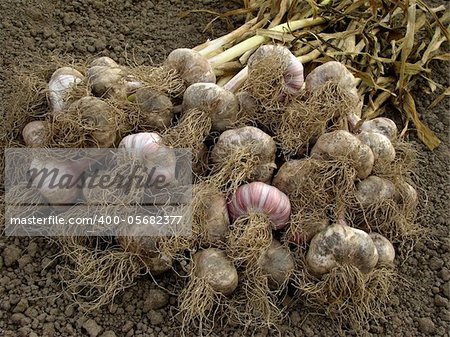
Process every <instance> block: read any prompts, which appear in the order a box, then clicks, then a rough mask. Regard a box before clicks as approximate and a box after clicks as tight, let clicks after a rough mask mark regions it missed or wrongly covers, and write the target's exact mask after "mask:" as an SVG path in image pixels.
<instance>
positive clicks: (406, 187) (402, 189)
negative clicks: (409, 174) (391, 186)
mask: <svg viewBox="0 0 450 337" xmlns="http://www.w3.org/2000/svg"><path fill="white" fill-rule="evenodd" d="M394 198H395V200H396V201H397V202H398V203H400V204H402V205H406V206H408V207H411V208H416V207H417V204H418V202H419V197H418V195H417V191H416V189H415V188H414V187H413V186H411V185H410V184H408V183H407V182H406V181H399V182H398V183H397V184H396V190H395V196H394Z"/></svg>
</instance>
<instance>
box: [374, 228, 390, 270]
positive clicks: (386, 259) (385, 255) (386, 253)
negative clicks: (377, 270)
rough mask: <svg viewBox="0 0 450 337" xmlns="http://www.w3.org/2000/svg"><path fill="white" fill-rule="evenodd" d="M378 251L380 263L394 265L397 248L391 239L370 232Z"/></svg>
mask: <svg viewBox="0 0 450 337" xmlns="http://www.w3.org/2000/svg"><path fill="white" fill-rule="evenodd" d="M369 236H370V238H371V239H372V241H373V243H374V244H375V247H376V248H377V252H378V265H392V264H393V263H394V259H395V249H394V246H393V245H392V243H391V241H389V240H388V239H387V238H385V237H384V236H383V235H381V234H378V233H369Z"/></svg>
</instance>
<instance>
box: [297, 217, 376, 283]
mask: <svg viewBox="0 0 450 337" xmlns="http://www.w3.org/2000/svg"><path fill="white" fill-rule="evenodd" d="M306 263H307V266H308V269H309V271H311V272H312V273H313V274H315V275H323V274H326V273H328V272H330V271H331V270H332V269H333V268H335V267H337V266H338V265H343V264H347V265H352V266H355V267H357V268H358V269H359V270H360V271H361V272H363V273H368V272H370V271H371V270H372V269H373V268H375V266H376V265H377V263H378V252H377V249H376V246H375V244H374V243H373V241H372V239H371V238H370V236H369V234H367V233H366V232H364V231H362V230H359V229H356V228H352V227H349V226H347V225H344V224H334V225H332V226H329V227H328V228H327V229H325V230H324V231H322V232H320V233H318V234H317V235H316V236H315V237H314V238H313V239H312V240H311V243H310V245H309V250H308V253H307V255H306Z"/></svg>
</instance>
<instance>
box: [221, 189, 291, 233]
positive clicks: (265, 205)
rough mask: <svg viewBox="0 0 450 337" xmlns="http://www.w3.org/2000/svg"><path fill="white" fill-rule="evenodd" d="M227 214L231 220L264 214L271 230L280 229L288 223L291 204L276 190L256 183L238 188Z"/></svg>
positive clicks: (284, 195) (286, 197)
mask: <svg viewBox="0 0 450 337" xmlns="http://www.w3.org/2000/svg"><path fill="white" fill-rule="evenodd" d="M228 212H229V214H230V217H231V218H232V219H233V220H236V219H237V218H239V217H240V216H243V215H247V214H249V213H262V214H266V215H267V216H268V217H269V219H270V220H271V223H272V227H273V229H280V228H284V227H285V226H286V224H287V222H288V221H289V216H290V214H291V203H290V201H289V198H288V196H287V195H286V194H284V193H283V192H281V191H280V190H279V189H278V188H276V187H274V186H271V185H267V184H265V183H263V182H259V181H256V182H253V183H250V184H245V185H242V186H240V187H238V189H237V190H236V192H235V193H234V195H233V197H232V198H231V200H230V202H229V204H228Z"/></svg>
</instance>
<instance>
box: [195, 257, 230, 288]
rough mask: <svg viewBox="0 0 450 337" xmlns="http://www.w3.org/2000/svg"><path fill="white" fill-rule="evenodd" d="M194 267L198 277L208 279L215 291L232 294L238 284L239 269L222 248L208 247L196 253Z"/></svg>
mask: <svg viewBox="0 0 450 337" xmlns="http://www.w3.org/2000/svg"><path fill="white" fill-rule="evenodd" d="M193 269H194V270H193V271H194V275H195V276H196V277H198V278H200V279H204V280H206V281H207V282H208V284H209V285H210V286H211V288H212V289H214V291H216V292H219V293H221V294H223V295H230V294H231V293H233V292H234V291H235V290H236V288H237V286H238V273H237V270H236V268H235V267H234V265H233V263H232V262H231V261H230V260H229V259H228V257H227V256H226V254H225V252H223V251H222V250H220V249H217V248H208V249H204V250H200V251H199V252H197V253H195V254H194V256H193ZM203 290H204V289H198V291H203Z"/></svg>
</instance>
